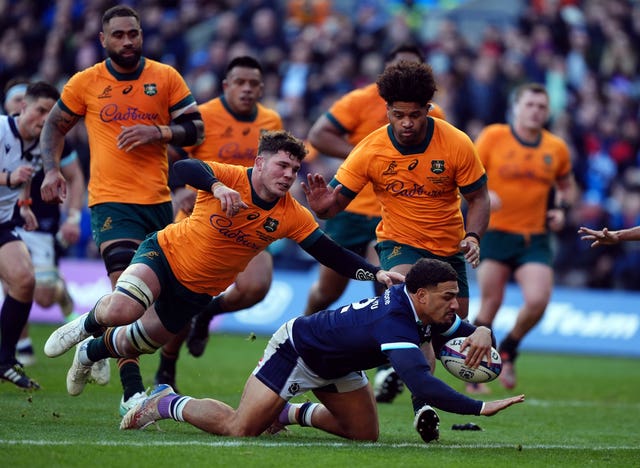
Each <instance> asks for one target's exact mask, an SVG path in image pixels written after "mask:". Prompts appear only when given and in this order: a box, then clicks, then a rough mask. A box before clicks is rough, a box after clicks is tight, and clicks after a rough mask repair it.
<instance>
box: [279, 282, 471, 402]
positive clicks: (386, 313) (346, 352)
mask: <svg viewBox="0 0 640 468" xmlns="http://www.w3.org/2000/svg"><path fill="white" fill-rule="evenodd" d="M438 328H440V327H438ZM474 329H475V328H474V327H472V326H468V325H466V324H463V322H461V320H460V319H459V318H457V317H456V320H455V321H454V323H453V324H452V325H451V326H450V327H448V328H447V329H446V330H443V331H440V330H438V331H439V332H440V334H441V335H444V336H449V337H456V336H467V335H469V334H470V333H471V332H472V331H473V330H474ZM428 333H429V327H426V328H425V327H424V326H423V325H422V323H421V322H420V321H419V319H418V317H417V315H416V313H415V311H414V309H413V305H412V304H411V300H410V299H409V297H408V295H407V292H406V291H405V289H404V285H396V286H393V287H392V288H390V289H388V290H387V291H385V293H384V294H383V295H382V296H380V297H378V298H372V299H365V300H362V301H360V302H358V303H353V304H349V305H346V306H343V307H340V308H338V309H334V310H326V311H322V312H318V313H316V314H313V315H310V316H304V317H299V318H297V319H296V320H295V322H294V324H293V329H292V335H293V343H294V346H295V349H296V350H297V352H298V354H299V355H300V356H301V357H302V359H304V361H305V363H307V365H308V366H309V367H310V368H311V369H312V370H313V371H314V372H315V373H317V374H318V375H319V376H320V377H323V378H326V379H332V378H338V377H342V376H344V375H346V374H348V373H349V372H354V371H360V370H366V369H372V368H374V367H377V366H380V365H382V364H385V363H387V362H391V365H392V366H393V367H394V369H395V370H396V372H397V373H398V375H399V376H400V378H401V379H402V380H403V381H404V382H405V384H406V385H407V388H409V390H410V391H411V393H412V394H414V395H415V396H416V397H418V398H419V399H421V400H422V401H425V402H428V403H429V404H431V405H433V406H435V407H437V408H440V409H442V410H445V411H450V412H454V413H460V414H480V410H481V408H482V402H481V401H478V400H473V399H471V398H468V397H466V396H465V395H462V394H460V393H458V392H456V391H455V390H453V389H452V388H451V387H449V386H448V385H447V384H445V383H444V382H442V381H441V380H439V379H437V378H436V377H434V376H433V375H432V374H431V372H430V367H429V364H428V363H427V360H426V359H425V357H424V355H423V354H422V351H421V350H420V344H421V343H423V342H424V341H425V339H426V338H427V335H428Z"/></svg>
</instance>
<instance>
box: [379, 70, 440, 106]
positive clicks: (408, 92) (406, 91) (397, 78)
mask: <svg viewBox="0 0 640 468" xmlns="http://www.w3.org/2000/svg"><path fill="white" fill-rule="evenodd" d="M376 84H377V85H378V93H379V94H380V97H382V99H384V100H385V102H386V103H387V104H391V103H394V102H415V103H417V104H419V105H420V106H421V107H423V106H426V105H427V104H428V103H429V101H431V99H433V95H434V94H435V92H436V89H437V88H436V80H435V78H434V76H433V70H431V66H429V65H428V64H426V63H415V62H405V61H401V62H398V63H397V64H395V65H391V66H389V67H387V68H386V69H385V70H384V72H382V74H381V75H380V76H379V77H378V80H377V81H376Z"/></svg>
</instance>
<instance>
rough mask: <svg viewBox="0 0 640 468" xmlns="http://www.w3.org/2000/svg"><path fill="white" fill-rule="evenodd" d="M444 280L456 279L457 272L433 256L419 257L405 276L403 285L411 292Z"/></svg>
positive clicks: (413, 292)
mask: <svg viewBox="0 0 640 468" xmlns="http://www.w3.org/2000/svg"><path fill="white" fill-rule="evenodd" d="M446 281H458V273H457V272H456V270H455V269H454V268H453V267H452V266H451V265H450V264H448V263H447V262H443V261H442V260H437V259H435V258H421V259H420V260H418V261H417V262H416V263H415V264H414V265H413V266H412V267H411V269H410V270H409V272H408V273H407V274H406V276H405V285H406V286H407V290H408V291H409V292H410V293H412V294H415V293H416V292H418V289H420V288H426V287H429V286H436V285H438V284H439V283H444V282H446Z"/></svg>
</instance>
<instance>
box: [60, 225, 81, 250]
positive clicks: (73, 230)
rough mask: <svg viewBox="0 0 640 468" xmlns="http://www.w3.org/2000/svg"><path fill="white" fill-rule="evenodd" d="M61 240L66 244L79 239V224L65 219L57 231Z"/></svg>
mask: <svg viewBox="0 0 640 468" xmlns="http://www.w3.org/2000/svg"><path fill="white" fill-rule="evenodd" d="M58 233H59V235H60V238H61V239H62V242H63V243H64V244H66V245H74V244H76V243H77V242H78V240H80V224H79V223H70V222H67V221H65V222H64V223H62V224H61V225H60V231H58Z"/></svg>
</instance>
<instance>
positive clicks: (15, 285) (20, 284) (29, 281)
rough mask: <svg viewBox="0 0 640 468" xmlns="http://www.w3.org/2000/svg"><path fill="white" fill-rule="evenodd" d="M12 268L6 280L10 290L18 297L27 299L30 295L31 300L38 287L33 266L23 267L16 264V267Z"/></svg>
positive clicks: (12, 294)
mask: <svg viewBox="0 0 640 468" xmlns="http://www.w3.org/2000/svg"><path fill="white" fill-rule="evenodd" d="M10 270H11V274H10V275H8V276H7V278H6V280H5V281H6V283H7V287H8V292H9V293H10V294H11V296H13V297H14V298H16V299H19V300H26V298H27V297H28V298H29V300H31V298H33V294H34V291H35V288H36V278H35V274H34V272H33V268H28V267H25V268H21V267H19V266H17V265H16V266H15V268H12V269H10Z"/></svg>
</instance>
